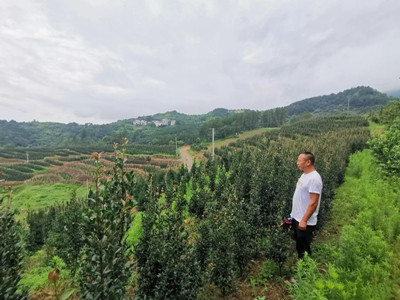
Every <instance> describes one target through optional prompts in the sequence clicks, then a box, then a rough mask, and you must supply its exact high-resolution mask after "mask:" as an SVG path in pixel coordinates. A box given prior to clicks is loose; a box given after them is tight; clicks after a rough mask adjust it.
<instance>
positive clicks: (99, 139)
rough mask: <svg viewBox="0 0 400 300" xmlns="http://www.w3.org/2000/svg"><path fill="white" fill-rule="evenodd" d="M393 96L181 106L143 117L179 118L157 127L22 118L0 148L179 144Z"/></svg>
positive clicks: (350, 93) (3, 128) (4, 134)
mask: <svg viewBox="0 0 400 300" xmlns="http://www.w3.org/2000/svg"><path fill="white" fill-rule="evenodd" d="M391 100H393V98H390V97H388V96H387V95H386V94H383V93H380V92H379V91H377V90H375V89H372V88H371V87H363V86H361V87H356V88H351V89H348V90H345V91H343V92H339V93H337V94H330V95H324V96H318V97H312V98H308V99H304V100H301V101H298V102H295V103H292V104H290V105H288V106H286V107H281V108H274V109H269V110H265V111H254V110H249V109H241V110H228V109H225V108H216V109H214V110H212V111H211V112H209V113H207V114H202V115H186V114H183V113H179V112H177V111H176V110H174V111H170V112H165V113H158V114H154V115H151V116H143V117H140V118H141V119H146V120H149V121H152V120H162V119H169V120H175V121H176V125H175V126H168V127H163V128H155V125H150V126H144V127H142V128H140V127H137V126H133V120H134V119H133V118H132V119H125V120H119V121H116V122H113V123H110V124H103V125H96V124H91V123H87V124H84V125H80V124H77V123H68V124H62V123H50V122H37V121H33V122H16V121H5V120H0V149H1V147H4V146H11V147H15V146H21V147H35V146H52V147H57V146H64V147H66V146H69V145H79V144H81V145H83V144H85V145H88V144H112V143H113V142H114V141H119V140H120V139H121V138H123V137H128V138H129V140H130V142H133V143H138V144H153V145H158V144H160V145H165V144H171V143H174V141H175V138H176V139H178V141H179V142H180V143H181V144H183V143H194V142H198V141H199V139H200V140H203V139H208V138H209V135H210V134H209V130H210V128H211V127H212V128H216V131H217V136H218V137H219V138H222V137H225V136H229V135H232V134H237V133H239V132H241V131H243V130H250V129H255V128H259V127H275V126H280V125H281V124H283V123H284V122H285V121H287V120H289V119H290V118H294V117H295V116H298V115H301V114H304V113H311V114H315V115H331V114H337V113H343V112H347V111H348V110H349V111H350V112H352V113H365V112H368V111H371V110H375V109H378V108H379V107H382V106H384V105H386V104H387V103H388V102H389V101H391Z"/></svg>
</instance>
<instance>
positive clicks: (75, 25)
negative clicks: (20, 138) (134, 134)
mask: <svg viewBox="0 0 400 300" xmlns="http://www.w3.org/2000/svg"><path fill="white" fill-rule="evenodd" d="M399 8H400V3H398V1H396V0H388V1H383V0H371V1H368V2H366V3H363V5H360V3H359V2H358V1H355V0H351V1H346V2H343V1H335V0H329V1H317V0H313V1H306V2H305V1H300V0H295V1H278V0H270V1H261V0H246V1H242V0H214V1H200V0H193V1H183V0H182V1H175V0H163V1H161V0H151V1H150V0H146V1H145V0H138V1H124V0H120V1H109V0H102V1H94V0H86V1H77V0H69V1H57V2H55V1H51V0H42V1H40V2H39V1H34V0H32V1H29V0H20V1H18V2H14V3H11V2H10V3H4V2H3V3H0V20H3V21H0V48H1V49H2V51H0V118H5V119H12V118H14V119H19V120H32V119H39V120H53V121H63V122H70V121H77V122H81V123H86V122H95V123H96V122H98V123H103V122H110V121H115V120H117V119H122V118H130V117H136V116H139V115H145V114H153V113H157V112H162V111H167V110H178V111H180V112H184V113H191V114H197V113H205V112H207V111H210V110H212V109H214V108H216V107H226V108H232V109H233V108H251V109H267V108H271V107H276V106H282V105H286V104H289V103H290V102H293V101H297V100H300V99H302V98H305V97H311V96H316V95H319V94H321V93H332V92H338V91H340V90H343V89H346V88H350V87H352V86H355V85H360V84H364V85H371V86H372V87H375V88H378V89H386V90H391V89H395V88H396V87H398V85H399V83H398V79H397V78H398V76H399V74H396V72H398V70H396V66H398V65H399V63H400V61H399V58H398V55H397V52H396V51H395V49H398V46H399V43H400V40H399V39H398V36H399V33H400V26H399V25H400V24H399V23H400V21H399V18H398V17H397V12H398V10H399ZM15 103H16V104H17V105H15ZM29 103H35V105H36V106H37V107H41V108H42V109H38V108H36V109H33V110H31V111H26V109H25V111H23V110H22V109H18V108H15V107H27V106H28V105H29Z"/></svg>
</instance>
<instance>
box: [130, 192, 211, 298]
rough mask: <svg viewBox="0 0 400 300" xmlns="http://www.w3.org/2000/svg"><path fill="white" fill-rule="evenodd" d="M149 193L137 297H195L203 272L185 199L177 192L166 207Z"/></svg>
mask: <svg viewBox="0 0 400 300" xmlns="http://www.w3.org/2000/svg"><path fill="white" fill-rule="evenodd" d="M148 197H149V199H148V201H147V204H146V213H145V214H143V217H142V224H143V234H142V235H141V237H140V239H139V242H138V243H137V244H136V246H135V257H136V259H137V271H138V278H137V283H138V291H137V294H136V297H138V298H139V299H196V295H197V293H198V291H199V288H200V287H201V286H202V284H203V276H202V274H201V273H200V266H199V263H198V261H197V258H196V256H195V255H194V251H193V244H192V243H190V241H189V238H190V237H189V233H188V232H187V230H186V229H185V227H184V223H183V221H184V219H183V211H184V208H185V206H186V200H185V198H184V197H183V195H182V194H178V195H175V197H174V201H173V203H172V205H171V206H170V207H168V206H167V207H164V206H163V205H160V204H159V203H158V197H157V193H154V192H151V189H150V190H149V194H148ZM167 205H168V204H167Z"/></svg>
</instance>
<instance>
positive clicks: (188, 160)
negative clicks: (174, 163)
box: [179, 145, 193, 171]
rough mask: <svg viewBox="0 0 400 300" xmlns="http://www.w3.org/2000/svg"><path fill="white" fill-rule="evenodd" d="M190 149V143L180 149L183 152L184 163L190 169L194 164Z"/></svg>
mask: <svg viewBox="0 0 400 300" xmlns="http://www.w3.org/2000/svg"><path fill="white" fill-rule="evenodd" d="M189 149H190V146H189V145H187V146H183V147H182V148H181V149H179V152H180V154H181V159H182V163H183V164H184V165H185V166H186V168H187V169H188V170H189V171H190V170H191V169H192V166H193V159H192V157H191V156H190V155H189V153H188V150H189Z"/></svg>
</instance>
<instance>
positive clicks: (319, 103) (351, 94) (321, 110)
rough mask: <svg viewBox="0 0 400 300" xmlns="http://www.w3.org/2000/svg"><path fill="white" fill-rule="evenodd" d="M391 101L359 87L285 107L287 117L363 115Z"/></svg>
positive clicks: (383, 95)
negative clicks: (347, 113)
mask: <svg viewBox="0 0 400 300" xmlns="http://www.w3.org/2000/svg"><path fill="white" fill-rule="evenodd" d="M390 100H391V98H390V97H388V96H387V95H386V94H383V93H381V92H378V91H377V90H375V89H373V88H371V87H365V86H360V87H356V88H352V89H348V90H345V91H343V92H340V93H337V94H330V95H324V96H318V97H312V98H308V99H304V100H301V101H297V102H295V103H292V104H290V105H289V106H287V111H288V114H289V116H293V115H298V114H301V113H304V112H311V113H314V114H334V113H342V112H346V111H347V110H348V109H349V110H350V111H351V112H356V113H364V112H368V111H371V110H374V109H377V108H379V107H382V106H384V105H386V104H387V103H388V102H389V101H390Z"/></svg>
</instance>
